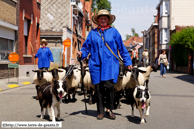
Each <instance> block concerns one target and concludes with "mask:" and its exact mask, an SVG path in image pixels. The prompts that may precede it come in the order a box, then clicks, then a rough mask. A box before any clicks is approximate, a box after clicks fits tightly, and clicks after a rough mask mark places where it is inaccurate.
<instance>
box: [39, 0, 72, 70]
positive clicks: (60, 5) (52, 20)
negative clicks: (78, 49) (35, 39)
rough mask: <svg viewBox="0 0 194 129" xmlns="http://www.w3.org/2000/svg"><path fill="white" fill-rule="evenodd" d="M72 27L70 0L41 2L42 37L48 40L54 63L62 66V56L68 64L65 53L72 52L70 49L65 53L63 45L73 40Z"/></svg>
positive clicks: (46, 0)
mask: <svg viewBox="0 0 194 129" xmlns="http://www.w3.org/2000/svg"><path fill="white" fill-rule="evenodd" d="M70 26H71V19H70V0H60V1H59V0H42V1H41V25H40V29H41V30H40V33H41V34H40V37H41V39H46V40H47V42H48V45H47V47H49V48H50V49H51V51H52V54H53V58H54V63H55V64H58V65H60V66H61V65H62V56H63V57H64V58H63V61H64V62H67V60H66V58H67V54H65V53H67V51H68V52H70V49H71V48H70V47H69V48H66V52H63V50H64V48H63V44H62V43H63V41H64V40H65V39H70V40H71V37H72V31H71V29H70ZM69 56H70V55H69V54H68V57H69ZM65 57H66V58H65Z"/></svg>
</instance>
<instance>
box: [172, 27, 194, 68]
mask: <svg viewBox="0 0 194 129" xmlns="http://www.w3.org/2000/svg"><path fill="white" fill-rule="evenodd" d="M170 46H171V47H172V54H173V59H174V60H175V62H176V64H177V65H178V66H188V53H189V52H191V51H194V27H187V28H185V29H182V30H181V31H180V32H177V33H174V34H172V36H171V40H170Z"/></svg>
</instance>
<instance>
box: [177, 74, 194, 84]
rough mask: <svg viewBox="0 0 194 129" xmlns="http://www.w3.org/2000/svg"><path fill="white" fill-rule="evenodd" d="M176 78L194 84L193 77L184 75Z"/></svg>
mask: <svg viewBox="0 0 194 129" xmlns="http://www.w3.org/2000/svg"><path fill="white" fill-rule="evenodd" d="M175 78H177V79H180V80H182V81H186V82H188V83H191V84H194V76H192V75H182V76H177V77H175Z"/></svg>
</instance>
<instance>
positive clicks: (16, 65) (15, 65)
mask: <svg viewBox="0 0 194 129" xmlns="http://www.w3.org/2000/svg"><path fill="white" fill-rule="evenodd" d="M8 68H19V65H18V64H8Z"/></svg>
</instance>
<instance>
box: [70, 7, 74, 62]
mask: <svg viewBox="0 0 194 129" xmlns="http://www.w3.org/2000/svg"><path fill="white" fill-rule="evenodd" d="M71 7H72V9H71V8H70V9H71V11H72V13H71V18H72V22H71V32H72V36H71V49H70V63H71V58H72V45H73V26H74V24H73V6H72V5H71Z"/></svg>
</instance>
